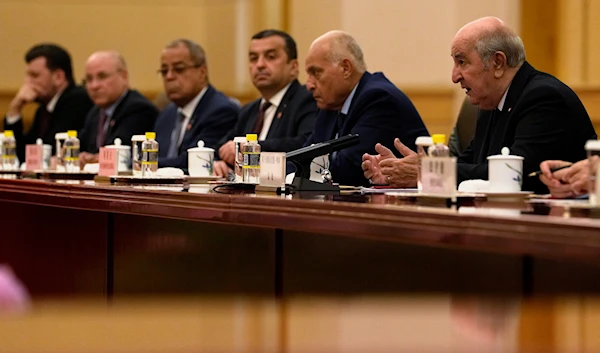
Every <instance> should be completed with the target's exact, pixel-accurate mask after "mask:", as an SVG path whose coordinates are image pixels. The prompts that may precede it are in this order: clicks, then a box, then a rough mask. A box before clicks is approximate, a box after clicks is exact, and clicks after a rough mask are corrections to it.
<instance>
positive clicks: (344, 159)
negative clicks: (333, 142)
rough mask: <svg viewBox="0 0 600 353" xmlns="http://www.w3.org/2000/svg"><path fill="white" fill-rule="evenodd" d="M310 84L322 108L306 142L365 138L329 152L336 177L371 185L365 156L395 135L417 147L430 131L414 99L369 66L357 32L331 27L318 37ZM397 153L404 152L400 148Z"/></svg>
mask: <svg viewBox="0 0 600 353" xmlns="http://www.w3.org/2000/svg"><path fill="white" fill-rule="evenodd" d="M306 73H307V74H308V79H307V81H306V88H308V90H309V91H311V92H312V95H313V97H314V99H315V101H316V102H317V106H318V108H319V109H320V111H319V112H318V114H317V121H316V124H315V128H314V130H313V133H312V135H311V137H310V138H309V140H308V141H307V144H308V145H310V144H313V143H318V142H323V141H326V140H330V139H333V138H336V137H339V136H344V135H348V134H358V135H359V136H360V143H359V144H358V145H357V146H353V147H350V148H346V149H344V150H341V151H339V152H335V153H332V154H331V155H330V165H329V170H330V172H331V176H332V178H333V181H334V182H336V183H339V184H341V185H355V186H361V185H369V180H368V179H367V178H365V177H364V176H363V172H362V169H361V162H362V160H361V158H362V155H363V154H365V153H375V144H376V143H377V142H380V143H382V144H383V145H384V146H388V147H392V145H393V143H394V138H395V137H400V138H402V139H403V140H405V141H407V144H408V146H409V147H412V148H414V141H415V139H416V138H417V137H419V136H429V133H428V132H427V129H426V128H425V124H423V121H422V120H421V117H420V116H419V113H418V112H417V110H416V109H415V107H414V106H413V104H412V103H411V101H410V100H409V99H408V97H406V95H404V93H402V92H401V91H400V90H399V89H398V88H397V87H396V86H394V85H393V84H392V83H391V82H390V81H389V80H388V79H387V78H386V77H385V76H384V75H383V73H380V72H378V73H374V74H371V73H370V72H368V71H367V68H366V64H365V61H364V58H363V53H362V50H361V48H360V46H359V45H358V43H357V42H356V40H354V38H353V37H352V36H350V35H349V34H348V33H345V32H342V31H331V32H328V33H326V34H324V35H322V36H321V37H319V38H317V39H316V40H315V41H314V42H313V43H312V45H311V47H310V50H309V53H308V56H307V58H306ZM398 156H400V154H399V153H398Z"/></svg>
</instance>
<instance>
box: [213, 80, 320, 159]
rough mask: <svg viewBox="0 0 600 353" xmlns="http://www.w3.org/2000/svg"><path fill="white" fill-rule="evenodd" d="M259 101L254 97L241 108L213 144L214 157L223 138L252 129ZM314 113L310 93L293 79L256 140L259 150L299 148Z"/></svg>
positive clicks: (315, 113)
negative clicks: (261, 138) (263, 133)
mask: <svg viewBox="0 0 600 353" xmlns="http://www.w3.org/2000/svg"><path fill="white" fill-rule="evenodd" d="M260 101H261V99H257V100H255V101H253V102H251V103H248V104H246V105H245V106H244V107H243V108H242V110H241V111H240V114H239V118H238V121H237V124H235V127H234V128H233V129H232V130H230V131H229V133H227V136H225V137H224V138H223V139H221V141H220V142H219V143H218V144H217V146H216V148H215V150H216V153H215V156H217V155H218V149H219V148H220V147H221V146H222V145H223V144H225V143H226V142H227V141H230V140H233V138H234V137H235V136H246V134H249V133H251V132H252V128H253V127H254V123H255V122H256V118H257V117H258V110H259V108H260ZM316 116H317V105H316V103H315V100H314V99H313V97H312V94H311V93H310V92H308V91H307V90H306V88H305V87H304V86H302V85H300V83H299V82H298V80H294V81H293V82H292V84H291V85H290V87H289V88H288V90H287V92H286V93H285V95H284V96H283V98H282V99H281V103H280V104H279V106H278V107H277V111H276V112H275V116H274V117H273V122H272V123H271V127H270V128H269V132H268V133H267V137H266V139H265V140H264V141H260V142H259V143H260V147H261V151H265V152H289V151H293V150H295V149H298V148H300V147H302V146H303V145H304V142H305V141H306V139H307V138H308V136H309V135H310V134H311V132H312V131H313V128H314V126H315V119H316Z"/></svg>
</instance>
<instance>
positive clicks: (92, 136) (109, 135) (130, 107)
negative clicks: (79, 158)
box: [79, 90, 158, 153]
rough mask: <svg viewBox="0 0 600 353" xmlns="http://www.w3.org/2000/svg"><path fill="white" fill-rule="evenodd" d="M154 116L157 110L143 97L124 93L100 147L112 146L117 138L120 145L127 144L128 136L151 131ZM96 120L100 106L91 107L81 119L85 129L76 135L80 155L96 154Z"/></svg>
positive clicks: (137, 93)
mask: <svg viewBox="0 0 600 353" xmlns="http://www.w3.org/2000/svg"><path fill="white" fill-rule="evenodd" d="M157 115H158V109H156V107H155V106H154V104H152V103H151V102H150V101H149V100H148V99H147V98H146V97H144V96H142V95H141V94H140V93H139V92H138V91H135V90H128V91H127V93H126V94H125V96H124V97H123V99H122V100H121V101H120V102H119V104H118V105H117V107H116V108H115V110H114V111H113V114H112V116H111V117H110V121H109V123H108V128H107V130H106V133H105V134H104V142H103V143H102V146H105V145H111V144H113V143H114V141H115V139H116V138H117V137H118V138H120V139H121V141H122V142H123V144H124V145H131V136H133V135H143V134H144V133H146V132H147V131H152V128H153V127H154V122H155V120H156V116H157ZM99 117H100V107H98V106H94V107H93V108H92V109H91V110H90V111H89V113H88V115H87V117H86V118H85V126H84V127H83V129H82V130H81V132H80V133H79V140H80V142H81V151H83V152H89V153H98V149H99V147H102V146H96V134H97V133H98V119H99Z"/></svg>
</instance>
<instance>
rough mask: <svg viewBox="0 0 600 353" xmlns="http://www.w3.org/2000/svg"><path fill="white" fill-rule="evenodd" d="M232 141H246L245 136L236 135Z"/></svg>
mask: <svg viewBox="0 0 600 353" xmlns="http://www.w3.org/2000/svg"><path fill="white" fill-rule="evenodd" d="M233 142H237V143H244V142H246V136H236V137H234V138H233Z"/></svg>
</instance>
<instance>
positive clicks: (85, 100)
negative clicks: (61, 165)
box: [4, 85, 94, 162]
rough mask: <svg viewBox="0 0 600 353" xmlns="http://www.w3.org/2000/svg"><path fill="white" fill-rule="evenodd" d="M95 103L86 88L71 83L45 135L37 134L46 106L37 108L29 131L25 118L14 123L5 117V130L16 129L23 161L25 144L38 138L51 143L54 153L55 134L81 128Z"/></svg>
mask: <svg viewBox="0 0 600 353" xmlns="http://www.w3.org/2000/svg"><path fill="white" fill-rule="evenodd" d="M93 105H94V104H93V103H92V101H91V100H90V98H89V97H88V95H87V93H86V91H85V89H83V88H82V87H79V86H75V85H70V86H68V87H67V88H66V89H65V90H64V92H63V93H62V94H61V96H60V98H58V101H57V102H56V106H55V107H54V111H53V112H52V115H51V118H50V121H49V122H48V126H47V128H46V132H45V133H44V136H38V135H37V132H38V129H39V125H40V116H41V115H42V114H43V113H42V112H43V111H44V110H45V108H44V107H38V109H37V110H36V112H35V117H34V119H33V124H32V126H31V128H30V129H29V131H28V132H27V133H25V132H24V131H23V119H20V120H19V121H17V122H16V123H14V124H7V123H6V119H5V120H4V130H13V131H14V133H15V139H16V140H17V155H18V157H19V160H20V161H21V162H24V161H25V145H29V144H34V143H35V141H36V140H37V139H38V138H41V139H42V140H43V141H44V144H48V145H51V146H52V153H53V154H54V153H55V152H56V151H55V149H56V139H55V138H54V135H56V133H58V132H67V130H77V131H79V130H81V128H82V127H83V124H84V123H85V116H86V114H87V113H88V111H89V110H90V108H91V107H92V106H93Z"/></svg>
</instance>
